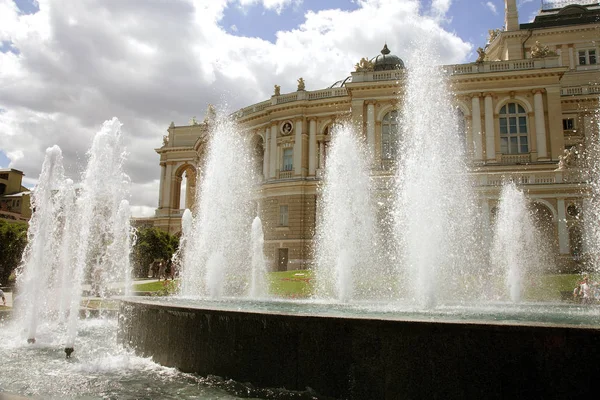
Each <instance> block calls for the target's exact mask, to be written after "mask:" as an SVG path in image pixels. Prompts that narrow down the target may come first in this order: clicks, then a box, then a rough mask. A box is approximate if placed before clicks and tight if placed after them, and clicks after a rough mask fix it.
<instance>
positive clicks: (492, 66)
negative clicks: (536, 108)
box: [446, 56, 559, 75]
mask: <svg viewBox="0 0 600 400" xmlns="http://www.w3.org/2000/svg"><path fill="white" fill-rule="evenodd" d="M558 66H559V65H558V56H555V57H546V58H534V59H525V60H507V61H487V62H483V63H480V64H476V63H471V64H457V65H448V66H447V67H446V68H447V71H448V72H449V73H450V74H451V75H465V74H480V73H486V72H506V71H522V70H527V69H538V68H557V67H558Z"/></svg>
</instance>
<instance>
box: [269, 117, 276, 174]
mask: <svg viewBox="0 0 600 400" xmlns="http://www.w3.org/2000/svg"><path fill="white" fill-rule="evenodd" d="M276 174H277V124H275V125H271V150H270V151H269V178H271V179H275V177H276V176H275V175H276Z"/></svg>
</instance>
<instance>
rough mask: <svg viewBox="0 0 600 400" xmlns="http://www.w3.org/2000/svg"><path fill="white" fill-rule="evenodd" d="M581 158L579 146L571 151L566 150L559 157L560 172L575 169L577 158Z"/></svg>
mask: <svg viewBox="0 0 600 400" xmlns="http://www.w3.org/2000/svg"><path fill="white" fill-rule="evenodd" d="M578 157H579V151H578V149H577V146H573V147H571V148H570V149H565V150H564V151H563V155H561V156H558V168H557V169H558V170H561V171H563V170H565V169H567V168H570V167H573V166H574V165H575V162H576V160H577V158H578Z"/></svg>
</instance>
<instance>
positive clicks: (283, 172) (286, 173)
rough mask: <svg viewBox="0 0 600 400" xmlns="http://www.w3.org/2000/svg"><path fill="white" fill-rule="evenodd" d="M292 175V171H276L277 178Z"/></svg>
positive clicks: (290, 176)
mask: <svg viewBox="0 0 600 400" xmlns="http://www.w3.org/2000/svg"><path fill="white" fill-rule="evenodd" d="M293 177H294V171H291V170H290V171H278V172H277V179H290V178H293Z"/></svg>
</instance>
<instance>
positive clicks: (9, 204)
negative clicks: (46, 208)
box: [0, 168, 31, 221]
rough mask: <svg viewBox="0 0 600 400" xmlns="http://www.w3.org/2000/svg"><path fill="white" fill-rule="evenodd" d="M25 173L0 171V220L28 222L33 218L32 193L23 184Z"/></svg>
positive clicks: (11, 170) (9, 170) (9, 169)
mask: <svg viewBox="0 0 600 400" xmlns="http://www.w3.org/2000/svg"><path fill="white" fill-rule="evenodd" d="M22 180H23V172H21V171H18V170H16V169H11V168H4V169H0V219H4V220H8V221H28V220H29V218H30V217H31V204H30V196H31V192H30V190H29V189H27V188H26V187H25V186H23V185H22V184H21V183H22Z"/></svg>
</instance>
